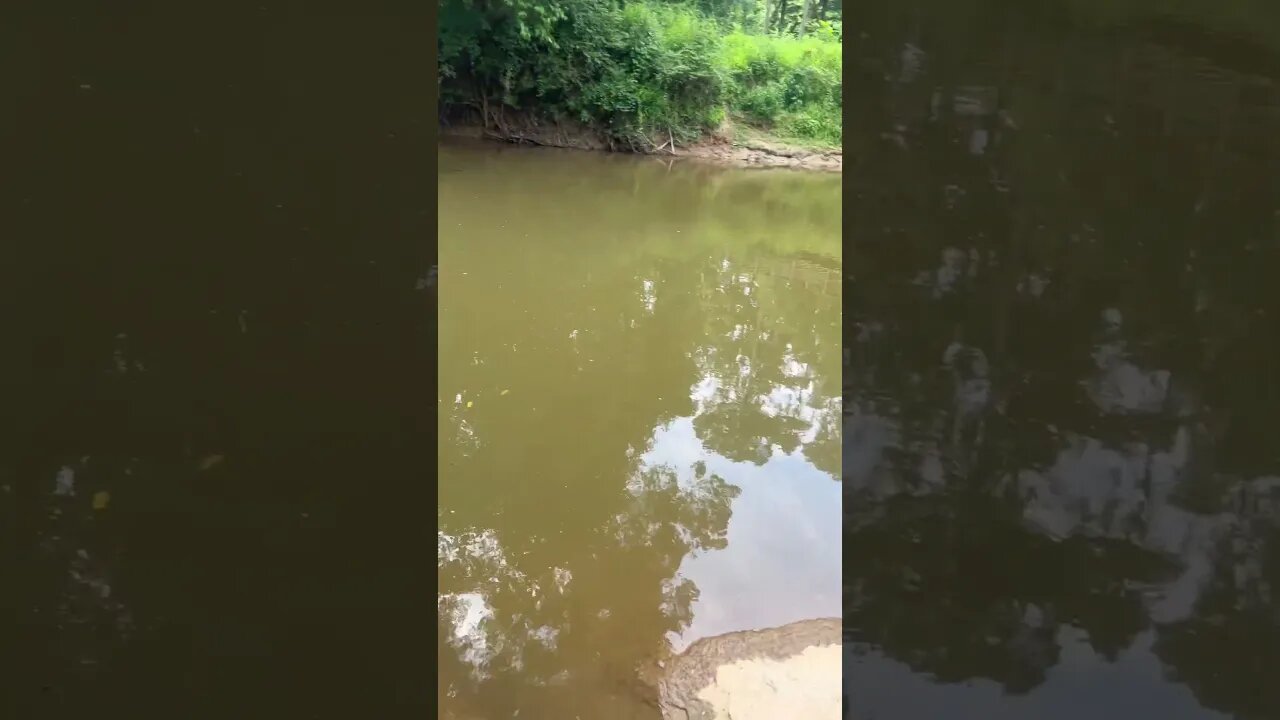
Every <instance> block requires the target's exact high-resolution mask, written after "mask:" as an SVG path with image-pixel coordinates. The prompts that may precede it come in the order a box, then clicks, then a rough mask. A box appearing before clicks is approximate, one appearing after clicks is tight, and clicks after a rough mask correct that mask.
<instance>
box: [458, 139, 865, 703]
mask: <svg viewBox="0 0 1280 720" xmlns="http://www.w3.org/2000/svg"><path fill="white" fill-rule="evenodd" d="M439 170H440V174H439V179H440V190H439V208H440V215H439V228H440V233H439V237H440V276H439V287H440V314H439V318H440V371H439V372H440V376H439V398H438V401H439V433H440V435H439V448H440V505H439V516H438V517H439V538H438V542H439V547H438V550H439V578H440V597H439V605H438V610H439V629H440V639H439V660H440V674H439V688H440V695H439V703H440V710H441V712H442V713H443V714H444V716H446V717H449V716H450V715H451V714H452V715H453V716H456V717H459V718H509V717H514V716H515V713H516V712H517V711H518V712H519V717H521V718H548V719H551V718H556V719H559V718H574V717H581V718H631V717H636V718H643V717H654V716H655V714H654V713H655V712H656V711H655V710H654V709H653V708H652V707H650V706H648V705H646V704H645V703H644V702H643V698H642V695H643V692H641V691H640V690H639V689H638V688H637V686H636V682H635V666H636V665H637V663H640V662H643V661H644V660H645V659H646V658H650V657H652V656H654V654H655V653H658V652H660V651H661V650H662V649H663V648H664V647H668V646H670V647H674V648H676V649H679V648H681V647H683V646H685V645H687V644H688V643H689V642H691V641H693V640H695V639H697V638H699V637H704V636H709V635H716V634H719V633H723V632H728V631H732V630H742V629H751V628H762V627H770V626H775V625H781V624H784V623H787V622H791V621H793V620H800V619H806V618H816V617H831V616H835V615H838V613H839V609H840V584H839V577H840V547H839V536H840V485H839V483H838V482H837V480H838V474H839V465H840V426H839V420H840V416H841V412H840V410H841V385H840V372H841V367H840V357H841V350H840V227H841V215H840V189H841V180H840V177H839V176H838V175H814V174H805V173H792V172H772V171H754V172H749V171H740V170H727V169H720V168H711V167H707V166H699V165H683V164H674V165H671V164H668V163H664V162H660V161H654V160H652V159H648V160H640V159H635V158H620V157H611V156H604V155H600V154H590V153H577V152H560V151H539V150H529V149H514V148H507V147H505V146H495V145H456V144H449V145H444V146H442V147H441V148H440V161H439Z"/></svg>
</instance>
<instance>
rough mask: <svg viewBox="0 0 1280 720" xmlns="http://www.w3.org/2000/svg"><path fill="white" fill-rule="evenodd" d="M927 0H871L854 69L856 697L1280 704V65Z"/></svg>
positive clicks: (905, 712)
mask: <svg viewBox="0 0 1280 720" xmlns="http://www.w3.org/2000/svg"><path fill="white" fill-rule="evenodd" d="M908 5H910V6H911V7H909V8H907V10H906V11H905V12H904V11H903V10H902V9H900V8H894V9H890V8H889V7H888V6H887V5H886V6H882V7H871V8H865V9H863V10H860V11H859V13H860V15H862V17H861V18H860V20H861V21H860V22H859V27H861V28H863V29H864V30H865V32H866V34H865V35H864V36H863V39H862V41H861V43H860V44H859V45H858V46H857V49H856V50H854V52H856V53H857V56H856V58H855V59H854V62H855V64H858V66H859V67H861V68H862V71H861V72H860V73H858V74H856V75H852V76H851V88H850V89H851V92H852V94H853V95H854V96H855V97H861V98H864V99H865V102H858V103H851V106H852V107H858V108H861V110H860V111H856V112H860V114H859V115H858V118H857V123H856V124H855V125H854V126H853V127H854V129H853V134H852V136H851V138H852V142H853V144H855V145H857V146H859V147H860V150H861V152H860V155H859V157H860V158H861V159H862V161H863V162H862V164H861V165H860V166H859V168H858V170H857V172H856V173H855V174H854V177H852V178H850V181H851V182H852V183H853V184H854V197H855V198H857V199H856V201H855V202H854V204H853V206H852V207H851V208H849V209H848V211H847V213H846V214H847V217H849V218H850V222H851V223H852V225H853V227H852V229H851V231H850V232H851V237H852V242H851V244H850V245H849V246H848V247H849V249H850V251H851V253H852V254H851V255H850V256H847V257H846V258H845V264H846V267H847V268H848V269H849V270H848V277H847V280H846V288H845V292H846V296H847V298H848V302H847V304H846V308H847V310H846V317H845V323H846V328H847V330H846V347H847V355H846V368H845V381H846V388H845V395H846V407H845V419H844V429H845V432H844V452H845V457H844V478H845V484H846V487H845V492H846V523H845V543H844V556H845V558H846V563H845V575H844V579H845V584H846V587H845V618H846V631H847V633H848V634H849V635H850V638H851V640H853V641H856V642H857V643H860V645H859V647H860V648H862V649H863V650H864V651H866V652H867V653H869V654H867V655H866V656H865V658H864V661H863V664H861V665H855V666H853V673H854V674H853V675H852V676H851V678H850V682H851V684H852V685H851V687H852V690H851V692H852V694H853V697H854V698H857V697H859V693H861V694H862V696H863V697H864V700H865V703H866V704H864V706H863V707H864V708H865V709H867V710H869V711H873V712H878V713H880V714H882V715H883V716H885V717H889V716H892V717H904V718H914V717H932V715H929V714H928V712H927V711H926V709H925V708H926V707H927V703H928V702H930V701H927V700H925V699H922V698H925V697H926V696H928V697H936V698H946V700H945V702H946V703H947V707H948V711H949V712H952V713H955V714H954V715H952V716H954V717H1023V716H1025V714H1026V713H1031V714H1035V715H1036V716H1043V717H1068V716H1072V717H1074V715H1064V714H1062V713H1065V712H1066V710H1065V709H1064V708H1063V707H1062V706H1061V705H1060V703H1059V701H1060V700H1061V699H1062V698H1063V697H1066V696H1064V695H1063V688H1075V690H1074V691H1072V692H1071V693H1069V694H1070V695H1071V697H1072V698H1073V701H1074V703H1075V705H1074V706H1073V707H1075V709H1076V711H1080V710H1081V709H1082V708H1086V707H1087V708H1089V709H1092V710H1094V711H1095V712H1096V713H1098V714H1100V716H1105V717H1116V716H1119V715H1116V713H1123V712H1127V711H1128V710H1127V709H1133V708H1137V709H1143V711H1144V712H1147V711H1151V712H1154V710H1153V708H1161V709H1164V710H1169V711H1171V712H1178V713H1182V715H1179V716H1180V717H1211V716H1215V715H1213V714H1212V713H1211V712H1210V709H1213V710H1220V711H1223V712H1227V713H1231V714H1235V715H1237V716H1239V717H1248V718H1255V717H1256V718H1262V717H1275V716H1277V715H1280V691H1278V690H1277V689H1276V688H1275V687H1274V683H1271V682H1270V681H1269V680H1268V678H1269V677H1270V675H1271V674H1272V668H1274V667H1275V664H1276V662H1277V660H1280V657H1277V650H1276V649H1275V648H1277V647H1280V646H1277V645H1276V643H1275V640H1276V638H1277V631H1280V605H1277V599H1276V598H1273V597H1272V593H1273V589H1274V588H1275V582H1276V580H1277V579H1278V577H1280V576H1278V575H1277V570H1278V569H1280V564H1277V562H1276V558H1277V557H1280V555H1278V554H1277V552H1278V551H1280V545H1276V539H1277V531H1278V530H1280V450H1277V446H1276V445H1275V443H1273V442H1271V441H1270V438H1269V437H1268V435H1269V433H1268V432H1267V428H1268V427H1270V424H1271V420H1272V416H1273V415H1274V410H1273V409H1274V407H1276V404H1275V403H1276V400H1277V399H1280V385H1277V384H1276V383H1275V382H1273V380H1272V377H1273V375H1274V373H1273V371H1272V370H1271V369H1270V368H1272V366H1273V365H1274V364H1275V362H1276V361H1277V360H1280V353H1277V350H1278V349H1280V342H1278V339H1280V333H1278V332H1277V330H1280V327H1277V322H1280V302H1278V301H1280V294H1278V293H1277V290H1276V288H1275V286H1274V278H1275V276H1276V274H1275V273H1276V270H1277V269H1278V268H1280V224H1277V218H1280V206H1278V205H1277V204H1276V200H1275V196H1274V193H1271V192H1267V191H1262V190H1260V189H1261V188H1274V187H1275V183H1276V181H1277V178H1278V177H1280V176H1278V175H1277V169H1278V168H1280V162H1278V161H1280V148H1277V146H1275V144H1274V143H1273V142H1268V141H1266V140H1265V138H1268V137H1271V138H1273V137H1275V133H1276V132H1277V131H1280V124H1278V123H1280V114H1277V112H1276V110H1277V108H1280V93H1278V92H1277V91H1276V89H1275V88H1276V85H1275V83H1274V78H1273V77H1272V76H1270V75H1269V74H1268V73H1269V70H1268V69H1267V67H1274V65H1271V66H1263V67H1259V66H1256V65H1255V66H1249V65H1247V64H1246V65H1245V66H1243V67H1242V66H1240V64H1239V63H1238V62H1235V61H1237V60H1239V58H1240V56H1232V57H1227V58H1223V57H1222V53H1221V52H1219V53H1218V56H1217V57H1218V58H1219V59H1212V58H1213V57H1214V56H1213V55H1212V53H1210V54H1209V55H1206V54H1205V53H1204V50H1205V47H1207V46H1205V45H1203V44H1201V45H1199V46H1197V47H1198V48H1199V49H1198V50H1196V51H1194V52H1193V51H1190V50H1187V49H1186V47H1187V46H1186V43H1185V42H1184V41H1185V40H1186V37H1185V36H1180V37H1182V40H1177V39H1173V38H1170V37H1169V36H1168V35H1167V34H1165V33H1163V31H1162V30H1160V29H1159V28H1160V26H1157V25H1155V24H1144V23H1143V22H1142V21H1140V20H1134V21H1132V22H1129V23H1128V24H1121V25H1117V26H1113V27H1110V28H1109V29H1107V30H1103V29H1099V27H1098V26H1097V24H1096V23H1097V22H1098V21H1099V18H1098V17H1097V16H1093V15H1089V12H1091V11H1090V10H1089V8H1091V7H1092V6H1091V5H1089V4H1088V3H1061V4H1059V5H1060V7H1061V10H1062V13H1061V14H1060V15H1055V14H1054V11H1050V10H1045V9H1043V8H1042V9H1040V10H1033V9H1032V8H1031V7H1030V6H1027V7H1021V6H1019V7H1013V6H1009V5H1008V4H1005V3H996V2H980V3H976V4H972V3H971V4H969V5H967V6H964V7H963V8H961V6H959V5H956V4H952V3H941V2H931V1H930V0H919V1H918V2H915V3H909V4H908ZM1131 5H1132V6H1134V7H1133V8H1131V9H1134V10H1135V13H1134V17H1138V16H1141V15H1142V13H1141V12H1137V10H1138V6H1139V5H1141V3H1136V2H1135V3H1121V4H1120V6H1123V7H1125V8H1129V6H1131ZM1046 7H1048V6H1046ZM1067 8H1071V10H1070V11H1068V10H1067ZM1127 11H1128V10H1126V12H1127ZM1076 12H1080V13H1084V14H1082V15H1073V14H1071V13H1076ZM913 13H914V14H913ZM1206 13H1207V14H1209V10H1208V9H1207V8H1206ZM912 18H914V19H912ZM1184 20H1187V21H1189V22H1190V27H1191V28H1192V30H1191V31H1190V33H1191V36H1193V37H1199V38H1201V39H1209V40H1212V39H1213V38H1214V27H1213V26H1212V23H1211V22H1210V18H1194V17H1193V18H1184ZM1197 25H1199V26H1200V27H1199V28H1197V27H1196V26H1197ZM902 47H911V48H913V52H912V53H910V63H909V65H910V67H911V68H915V70H914V71H913V72H912V73H907V72H906V64H904V63H906V61H905V60H903V59H902V58H903V57H904V55H903V54H902V53H900V52H899V50H900V49H901V48H902ZM1220 47H1221V46H1219V48H1220ZM1266 53H1267V56H1268V57H1272V58H1274V57H1280V50H1277V49H1275V48H1268V49H1267V50H1266ZM1207 58H1208V59H1207ZM898 71H901V72H898ZM977 86H980V87H982V88H986V90H985V92H983V93H975V92H973V89H974V87H977ZM979 95H980V96H982V97H985V98H987V99H986V100H984V101H982V102H970V101H968V100H967V99H966V98H967V97H969V96H979ZM886 128H889V129H886ZM975 133H981V134H982V138H981V142H976V141H972V138H973V136H974V134H975ZM890 136H892V137H890ZM1079 643H1084V646H1083V647H1087V648H1089V652H1087V653H1085V654H1083V655H1082V654H1081V653H1080V651H1079V647H1078V644H1079ZM877 658H880V659H877ZM1068 658H1070V660H1068ZM895 662H896V663H902V664H905V666H906V667H907V668H909V669H910V670H911V671H912V672H913V673H915V674H916V675H917V677H919V678H922V679H923V680H921V681H915V680H911V679H910V678H907V677H905V676H900V675H899V676H894V677H898V678H899V680H900V682H898V683H897V684H896V685H893V689H889V690H885V691H884V692H885V693H889V692H892V693H894V697H892V698H891V697H889V695H887V694H884V693H881V692H880V691H879V686H878V685H877V684H876V683H880V684H881V685H883V678H884V677H885V675H884V674H883V673H884V672H888V670H886V668H888V667H889V666H890V665H892V664H893V663H895ZM1135 663H1136V664H1135ZM1135 668H1139V669H1135ZM1140 668H1147V669H1140ZM1228 668H1230V669H1229V670H1228ZM858 673H862V675H863V676H864V677H866V678H877V680H870V679H868V680H866V681H865V683H863V684H860V681H859V679H858ZM1134 673H1137V674H1136V675H1135V674H1134ZM1161 674H1164V675H1165V677H1166V678H1167V682H1165V681H1159V682H1148V681H1147V680H1142V681H1139V680H1137V679H1135V678H1137V677H1139V676H1144V677H1145V676H1154V677H1157V678H1158V677H1159V676H1160V675H1161ZM1080 677H1088V678H1091V679H1092V680H1090V681H1089V682H1087V683H1086V684H1084V685H1081V686H1076V685H1072V683H1073V682H1075V680H1074V679H1073V678H1080ZM984 681H985V682H987V683H988V684H989V683H990V682H992V681H993V682H994V683H997V684H998V685H999V686H1002V687H1003V688H1004V691H1005V692H1007V693H1009V694H1010V695H1011V696H1013V697H1008V698H1006V699H1004V700H1000V699H999V698H997V697H995V696H993V695H991V694H990V693H988V692H987V691H986V690H983V689H980V688H983V687H985V685H984V684H983V682H984ZM1113 681H1114V682H1113ZM924 682H928V683H932V684H933V685H934V687H933V688H926V687H925V685H924V684H923V683H924ZM952 683H954V684H955V685H952V686H950V688H951V689H950V690H947V689H946V687H939V686H946V684H952ZM975 683H976V684H975ZM1169 683H1172V685H1170V684H1169ZM1179 685H1181V686H1182V687H1183V688H1189V689H1190V691H1191V693H1193V695H1194V697H1192V696H1189V695H1187V694H1185V690H1179V689H1178V686H1179ZM906 688H915V689H917V690H919V692H913V691H910V690H907V689H906ZM931 693H932V694H931ZM1055 698H1056V699H1055ZM854 707H855V708H856V707H858V703H857V702H855V703H854ZM1018 713H1024V714H1021V715H1020V714H1018ZM1055 713H1057V714H1055ZM876 716H877V717H879V716H881V715H876Z"/></svg>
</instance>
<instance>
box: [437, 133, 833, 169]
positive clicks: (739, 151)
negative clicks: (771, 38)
mask: <svg viewBox="0 0 1280 720" xmlns="http://www.w3.org/2000/svg"><path fill="white" fill-rule="evenodd" d="M440 136H441V137H442V138H446V137H455V138H468V139H484V140H491V141H493V142H506V143H511V144H516V145H532V146H537V147H551V148H560V149H566V150H589V151H593V152H617V153H623V154H635V155H644V156H647V157H656V158H671V159H673V160H690V161H698V162H708V163H714V164H717V165H724V166H728V167H738V168H783V169H793V170H809V171H814V172H837V173H838V172H842V170H843V168H844V158H843V155H842V152H841V151H840V150H838V149H831V150H812V149H805V148H798V147H792V146H787V145H782V144H779V143H773V142H768V141H765V140H742V141H734V140H730V139H728V138H725V137H716V136H712V137H707V138H703V139H701V140H699V141H697V142H696V143H693V144H690V145H676V144H675V143H673V142H671V141H670V140H668V141H667V142H665V143H662V144H661V145H659V146H658V147H659V148H660V149H658V150H654V151H650V152H643V151H641V150H640V149H638V148H630V147H628V148H621V147H618V146H617V145H612V144H610V143H609V142H608V141H607V140H605V139H604V138H602V137H601V135H600V134H599V133H597V132H595V131H594V130H591V129H590V128H587V127H585V126H582V125H579V124H576V123H567V122H555V123H548V122H545V121H543V122H538V121H535V120H526V121H524V122H521V123H519V124H518V125H517V124H514V123H513V124H510V125H508V126H507V127H506V128H505V130H504V131H499V130H495V129H494V128H486V127H483V126H482V125H480V124H479V123H470V122H464V123H453V124H444V123H442V124H441V125H440ZM673 147H674V149H672V148H673Z"/></svg>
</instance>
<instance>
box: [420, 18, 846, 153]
mask: <svg viewBox="0 0 1280 720" xmlns="http://www.w3.org/2000/svg"><path fill="white" fill-rule="evenodd" d="M755 12H756V5H755V4H754V3H751V2H745V3H744V2H743V0H714V1H712V0H706V1H705V2H701V3H700V4H699V5H698V6H693V5H684V4H673V3H664V2H657V1H656V0H640V1H632V2H617V1H616V0H440V35H439V57H440V70H439V78H438V80H439V83H440V88H441V101H442V104H443V105H444V106H445V107H446V108H456V107H458V106H467V107H471V108H474V109H476V110H478V111H480V112H483V113H485V114H486V117H485V122H486V124H490V123H498V124H500V123H501V117H503V113H504V108H512V109H516V110H524V111H532V112H534V113H537V114H541V115H546V116H554V117H568V118H573V119H575V120H578V121H580V122H583V123H586V124H588V125H591V126H593V127H597V128H600V129H602V130H603V131H605V132H606V133H607V134H609V135H610V136H611V137H612V138H613V139H614V140H615V141H617V142H618V143H619V144H621V145H623V146H624V147H625V146H628V145H629V146H631V147H634V148H636V149H652V148H654V147H657V146H659V145H661V144H662V143H663V142H665V141H666V140H667V139H669V138H674V139H675V140H676V141H678V142H679V141H683V142H687V141H690V140H692V139H695V138H697V137H698V136H699V135H701V134H702V133H703V132H706V131H708V130H712V129H715V128H716V127H718V126H719V125H721V124H722V123H723V122H724V121H725V120H726V119H727V118H729V117H734V118H737V119H741V120H745V121H747V122H749V123H752V124H756V125H760V126H763V127H767V128H772V127H775V126H776V127H778V128H779V129H780V131H782V132H785V133H786V134H787V135H789V136H791V137H793V138H795V139H800V140H805V139H808V140H813V141H817V142H822V143H838V142H839V136H840V121H839V117H840V111H839V109H840V102H841V101H840V95H841V94H840V85H841V72H840V57H841V45H840V29H839V23H838V22H831V21H828V20H821V19H819V20H816V21H815V22H814V23H812V27H811V28H810V31H809V33H808V34H807V35H806V36H805V37H804V38H797V37H794V36H791V35H762V34H750V33H747V32H745V31H743V30H741V29H731V28H730V26H729V24H728V22H729V21H728V19H729V18H737V19H738V20H743V19H746V20H751V19H752V18H755V17H757V15H756V14H755ZM717 17H718V18H719V19H717ZM738 27H739V28H740V27H741V25H739V26H738Z"/></svg>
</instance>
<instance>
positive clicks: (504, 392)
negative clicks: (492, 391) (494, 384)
mask: <svg viewBox="0 0 1280 720" xmlns="http://www.w3.org/2000/svg"><path fill="white" fill-rule="evenodd" d="M509 392H511V391H510V390H503V391H502V392H500V393H498V394H499V395H506V394H507V393H509Z"/></svg>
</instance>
